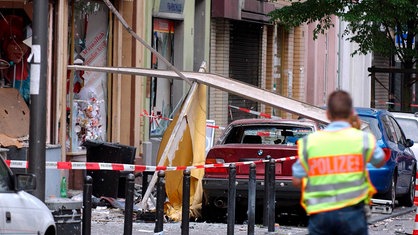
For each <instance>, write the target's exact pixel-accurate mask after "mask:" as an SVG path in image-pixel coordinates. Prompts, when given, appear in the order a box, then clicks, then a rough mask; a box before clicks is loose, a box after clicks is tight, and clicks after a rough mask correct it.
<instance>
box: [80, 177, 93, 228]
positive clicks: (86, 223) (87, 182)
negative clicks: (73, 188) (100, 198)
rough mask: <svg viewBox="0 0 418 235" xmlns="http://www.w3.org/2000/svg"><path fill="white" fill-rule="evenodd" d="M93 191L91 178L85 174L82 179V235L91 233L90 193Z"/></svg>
mask: <svg viewBox="0 0 418 235" xmlns="http://www.w3.org/2000/svg"><path fill="white" fill-rule="evenodd" d="M92 192H93V178H91V176H89V175H87V176H86V177H85V179H84V189H83V220H82V221H83V224H82V228H83V230H82V232H83V235H90V234H91V194H92Z"/></svg>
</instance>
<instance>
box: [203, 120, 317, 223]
mask: <svg viewBox="0 0 418 235" xmlns="http://www.w3.org/2000/svg"><path fill="white" fill-rule="evenodd" d="M318 129H320V126H319V125H318V124H317V123H315V122H313V121H309V120H284V119H276V120H274V119H242V120H236V121H234V122H231V123H230V124H229V125H228V126H227V128H225V130H224V132H223V134H222V135H221V137H220V138H219V140H218V142H217V143H216V144H215V145H214V146H213V147H212V148H211V149H210V150H209V152H208V154H207V157H206V164H213V163H229V162H242V161H258V160H260V159H266V157H267V156H271V157H272V158H276V159H277V158H283V157H290V156H296V155H297V145H296V141H297V140H298V139H299V138H301V137H304V136H306V135H308V134H310V133H312V132H315V131H317V130H318ZM294 162H295V160H289V161H284V162H276V181H275V190H276V192H275V195H276V206H277V207H276V209H277V210H278V211H283V212H296V213H301V212H303V209H302V207H301V206H300V189H299V188H297V187H294V186H293V185H292V165H293V163H294ZM264 169H265V165H264V164H257V165H256V185H257V186H256V218H258V219H260V218H262V213H263V211H262V208H263V207H262V205H263V198H264ZM248 177H249V166H248V165H244V166H241V165H240V166H237V168H236V182H237V192H236V208H237V212H236V215H237V216H236V219H237V222H242V221H243V220H245V219H246V214H247V213H246V211H247V202H248V196H247V195H248ZM202 184H203V200H202V217H203V220H205V221H212V222H222V221H223V222H224V221H226V212H227V207H228V200H227V198H228V168H206V169H205V175H204V177H203V180H202Z"/></svg>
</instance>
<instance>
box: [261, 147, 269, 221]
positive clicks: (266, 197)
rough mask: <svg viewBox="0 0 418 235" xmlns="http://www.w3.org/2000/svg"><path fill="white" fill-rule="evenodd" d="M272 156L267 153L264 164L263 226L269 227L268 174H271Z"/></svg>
mask: <svg viewBox="0 0 418 235" xmlns="http://www.w3.org/2000/svg"><path fill="white" fill-rule="evenodd" d="M270 159H271V156H270V155H267V157H266V162H265V164H264V198H263V226H264V227H267V225H268V217H269V214H268V209H267V206H268V204H267V200H268V196H269V195H268V194H269V190H268V175H269V162H270Z"/></svg>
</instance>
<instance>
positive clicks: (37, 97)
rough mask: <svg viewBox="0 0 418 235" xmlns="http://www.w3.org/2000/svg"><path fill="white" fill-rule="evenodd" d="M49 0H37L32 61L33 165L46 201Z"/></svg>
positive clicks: (31, 168)
mask: <svg viewBox="0 0 418 235" xmlns="http://www.w3.org/2000/svg"><path fill="white" fill-rule="evenodd" d="M48 6H49V1H48V0H34V1H33V22H32V25H33V29H32V53H31V55H30V56H29V58H28V61H30V63H31V66H30V76H31V77H30V95H31V97H30V101H29V102H30V111H31V112H30V124H29V151H28V152H29V155H28V161H29V169H28V171H29V172H30V173H33V174H35V175H36V185H37V187H36V190H35V191H33V195H34V196H35V197H37V198H39V199H40V200H42V201H45V159H46V157H45V143H46V112H45V107H46V92H45V91H46V79H47V61H46V58H48V56H47V42H48V31H47V29H48V27H47V25H49V24H48Z"/></svg>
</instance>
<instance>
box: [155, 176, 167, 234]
mask: <svg viewBox="0 0 418 235" xmlns="http://www.w3.org/2000/svg"><path fill="white" fill-rule="evenodd" d="M164 177H165V172H164V171H159V172H158V181H157V213H156V218H155V229H154V233H155V234H163V225H164V224H163V223H164V201H165V180H164Z"/></svg>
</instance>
